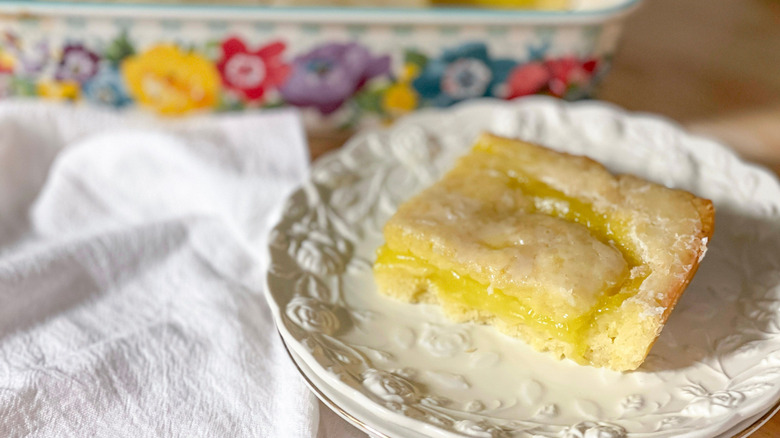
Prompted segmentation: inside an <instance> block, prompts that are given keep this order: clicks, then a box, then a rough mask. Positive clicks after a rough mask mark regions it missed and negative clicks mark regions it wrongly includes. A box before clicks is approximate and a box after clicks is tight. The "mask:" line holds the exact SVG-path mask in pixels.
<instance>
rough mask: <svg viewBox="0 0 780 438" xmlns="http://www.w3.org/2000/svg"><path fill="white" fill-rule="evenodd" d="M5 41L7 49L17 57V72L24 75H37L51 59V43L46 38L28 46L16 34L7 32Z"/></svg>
mask: <svg viewBox="0 0 780 438" xmlns="http://www.w3.org/2000/svg"><path fill="white" fill-rule="evenodd" d="M3 37H4V38H3V40H4V41H3V42H4V43H5V45H6V50H8V53H11V54H12V55H14V57H16V59H17V61H18V62H17V64H16V68H15V72H16V73H17V74H19V75H22V76H28V75H35V74H37V73H40V72H41V71H42V70H43V69H44V68H45V67H46V65H47V64H48V63H49V60H50V59H51V54H50V53H49V43H48V42H47V41H46V40H45V39H40V40H38V41H36V42H35V43H32V44H30V45H29V46H27V45H26V44H24V45H23V44H22V41H21V40H20V39H19V37H17V36H16V35H14V34H12V33H10V32H5V33H4V34H3Z"/></svg>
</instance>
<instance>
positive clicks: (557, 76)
mask: <svg viewBox="0 0 780 438" xmlns="http://www.w3.org/2000/svg"><path fill="white" fill-rule="evenodd" d="M545 64H546V65H547V68H548V69H549V70H550V75H551V76H552V77H551V79H550V84H549V87H550V92H551V93H552V94H553V95H555V96H558V97H561V96H563V95H564V94H566V90H568V89H569V87H571V86H582V85H584V84H587V83H588V81H590V78H591V76H593V72H594V71H595V70H596V60H594V59H588V60H586V61H584V62H583V61H580V60H579V59H577V58H574V57H571V56H570V57H566V58H560V59H551V60H549V61H547V62H545Z"/></svg>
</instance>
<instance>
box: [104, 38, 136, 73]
mask: <svg viewBox="0 0 780 438" xmlns="http://www.w3.org/2000/svg"><path fill="white" fill-rule="evenodd" d="M133 55H135V48H134V47H133V43H132V42H130V39H128V38H127V32H122V33H120V34H119V35H118V36H117V37H116V38H115V39H114V40H113V41H111V43H110V44H109V45H108V47H106V51H105V53H104V54H103V57H104V58H105V59H107V60H108V61H110V62H111V63H112V64H114V65H115V66H118V65H119V64H120V63H121V62H122V60H123V59H125V58H127V57H128V56H133Z"/></svg>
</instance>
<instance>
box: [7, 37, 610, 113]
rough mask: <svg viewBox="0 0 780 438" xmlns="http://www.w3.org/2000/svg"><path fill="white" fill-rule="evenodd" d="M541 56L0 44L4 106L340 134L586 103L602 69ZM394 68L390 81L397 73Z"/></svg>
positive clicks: (215, 44) (479, 49) (477, 49)
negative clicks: (284, 113)
mask: <svg viewBox="0 0 780 438" xmlns="http://www.w3.org/2000/svg"><path fill="white" fill-rule="evenodd" d="M545 52H546V49H542V50H536V51H534V53H533V56H532V57H531V59H526V60H524V61H522V62H521V61H518V60H513V59H504V58H495V57H493V56H491V54H490V51H489V48H488V45H487V44H486V43H485V42H482V41H472V42H466V43H463V44H460V45H458V46H456V47H452V48H447V49H444V50H442V51H441V53H438V54H435V55H431V54H426V53H423V52H421V51H419V50H416V49H408V50H405V51H403V52H399V53H403V59H402V60H398V62H396V63H395V64H394V63H393V62H391V61H392V60H391V54H390V53H374V52H372V50H371V49H369V48H368V47H366V46H364V45H362V44H360V43H358V42H329V41H326V42H321V43H319V44H317V45H315V46H313V47H310V48H309V49H308V50H305V51H302V52H300V53H293V52H292V51H291V50H289V48H288V44H287V43H285V41H284V40H283V39H279V38H276V39H267V40H266V41H264V42H262V43H259V44H250V43H248V42H247V41H246V40H245V39H243V38H241V37H239V36H228V37H226V38H224V39H222V40H211V41H208V42H206V43H205V44H202V45H186V44H183V43H157V44H154V45H151V46H148V47H143V48H139V47H138V46H137V44H136V43H135V42H134V41H133V40H132V39H131V38H129V36H128V34H127V33H126V32H119V33H118V34H117V35H116V36H115V37H114V38H113V39H111V40H108V41H99V42H97V43H87V42H85V41H79V40H73V39H71V40H67V41H65V42H63V43H62V44H61V45H60V46H57V47H55V46H53V45H52V44H51V43H50V42H49V41H48V40H47V39H46V37H45V36H41V37H40V38H38V39H37V40H36V39H32V40H24V39H22V38H21V37H19V36H18V35H17V34H15V33H13V32H12V31H6V32H4V33H3V34H2V35H0V98H2V97H5V96H34V97H43V98H51V99H59V100H69V101H81V100H84V101H89V102H92V103H97V104H101V105H107V106H111V107H117V108H122V107H127V106H132V105H137V106H140V107H143V108H146V109H149V110H152V111H153V112H156V113H159V114H164V115H178V114H186V113H190V112H194V111H226V110H243V109H248V108H265V107H279V106H296V107H301V108H311V109H313V110H314V111H315V112H317V113H319V114H321V115H323V116H329V115H331V114H333V113H334V112H336V111H339V110H342V109H343V108H345V107H347V108H348V109H349V110H350V111H351V113H350V114H351V117H350V120H349V121H348V123H347V125H352V124H354V123H355V122H357V121H358V120H359V119H360V118H362V116H363V115H371V116H373V117H375V118H379V119H387V120H389V119H392V118H395V117H397V116H400V115H402V114H405V113H408V112H410V111H413V110H415V109H417V108H422V107H431V106H436V107H445V106H449V105H452V104H454V103H457V102H460V101H463V100H466V99H471V98H478V97H494V98H501V99H512V98H516V97H520V96H525V95H530V94H547V95H552V96H556V97H561V98H565V99H568V100H572V99H578V98H583V97H587V96H589V95H590V94H591V92H592V90H593V87H594V85H595V84H596V83H597V82H598V80H599V79H600V78H601V76H603V73H604V72H605V71H606V70H607V66H608V64H609V62H608V59H607V58H605V57H601V58H595V57H586V58H580V57H577V56H563V57H555V58H550V57H548V56H547V55H546V53H545ZM394 66H396V67H397V71H394V70H393V67H394Z"/></svg>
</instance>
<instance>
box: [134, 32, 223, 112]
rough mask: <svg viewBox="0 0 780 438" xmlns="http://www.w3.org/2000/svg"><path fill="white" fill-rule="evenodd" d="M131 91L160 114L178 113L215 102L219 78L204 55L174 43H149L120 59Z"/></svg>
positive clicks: (204, 106)
mask: <svg viewBox="0 0 780 438" xmlns="http://www.w3.org/2000/svg"><path fill="white" fill-rule="evenodd" d="M122 75H123V76H124V78H125V82H126V83H127V85H128V88H129V91H130V94H131V95H132V96H133V97H134V98H135V99H136V100H137V101H138V102H139V103H141V104H143V105H146V106H148V107H151V108H153V109H155V110H157V111H158V112H160V113H162V114H181V113H185V112H187V111H191V110H195V109H202V108H209V107H212V106H214V105H215V104H216V103H217V93H218V92H219V86H220V78H219V72H218V71H217V69H216V68H215V67H214V66H213V65H212V64H211V63H210V62H209V61H208V60H207V59H205V58H203V57H201V56H199V55H197V54H195V53H189V52H185V51H182V50H180V49H179V48H178V47H176V46H173V45H167V44H166V45H159V46H155V47H152V48H151V49H149V50H147V51H146V52H144V53H141V54H140V55H137V56H133V57H131V58H127V59H126V60H125V61H124V62H123V63H122Z"/></svg>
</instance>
